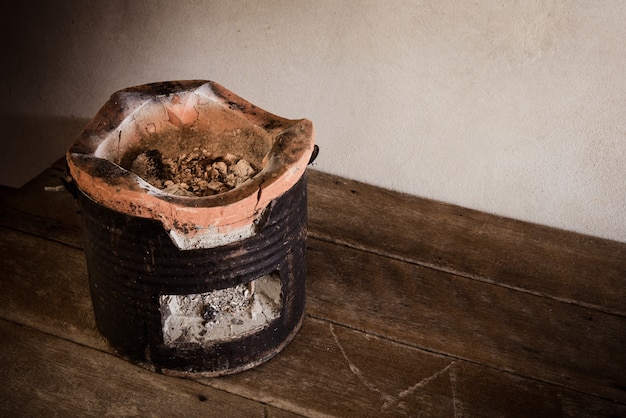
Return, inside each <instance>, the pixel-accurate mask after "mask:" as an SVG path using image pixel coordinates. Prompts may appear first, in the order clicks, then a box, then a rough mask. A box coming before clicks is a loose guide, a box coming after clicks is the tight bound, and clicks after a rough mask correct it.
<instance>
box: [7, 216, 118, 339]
mask: <svg viewBox="0 0 626 418" xmlns="http://www.w3.org/2000/svg"><path fill="white" fill-rule="evenodd" d="M0 235H1V238H0V253H1V254H3V257H2V258H1V259H0V277H2V286H3V289H4V291H6V292H7V294H6V297H5V298H3V301H2V303H0V317H2V318H4V319H8V320H11V321H14V322H16V323H20V324H25V325H28V326H31V327H33V328H36V329H39V330H42V331H45V332H48V333H53V334H55V333H56V330H58V329H63V330H64V333H63V336H64V337H65V338H69V339H71V340H73V341H76V342H79V343H81V344H86V345H90V346H92V347H96V348H98V349H101V350H106V349H108V345H107V344H106V342H105V341H104V339H103V338H102V337H101V335H100V333H99V332H98V330H97V329H96V327H95V319H94V314H93V309H92V305H91V298H90V295H89V284H88V279H87V266H86V264H85V254H84V253H83V252H82V251H80V250H77V249H75V248H73V247H69V246H66V245H62V244H58V243H55V242H52V241H48V240H44V239H41V238H37V237H35V236H32V235H27V234H24V233H21V232H17V231H13V230H10V229H5V228H0Z"/></svg>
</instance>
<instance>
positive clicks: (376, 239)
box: [308, 170, 626, 316]
mask: <svg viewBox="0 0 626 418" xmlns="http://www.w3.org/2000/svg"><path fill="white" fill-rule="evenodd" d="M309 186H310V187H309V195H308V198H309V230H310V232H311V235H312V236H314V237H318V238H321V239H326V240H329V241H333V242H339V243H344V244H345V245H348V246H352V247H356V248H363V249H366V250H367V251H371V252H374V253H378V254H383V255H387V256H389V257H392V258H397V259H401V260H406V261H409V262H412V263H416V264H420V265H424V266H431V267H434V268H437V269H441V270H445V271H450V272H454V273H456V274H458V275H462V276H465V277H469V278H473V279H477V280H481V281H485V282H489V283H494V284H499V285H502V286H507V287H511V288H514V289H520V290H524V291H527V292H530V293H533V294H539V295H545V296H548V297H551V298H555V299H557V300H561V301H566V302H570V303H576V304H580V305H583V306H588V307H593V308H595V309H598V310H602V311H605V312H612V313H616V314H618V315H622V316H626V243H619V242H615V241H609V240H603V239H599V238H593V237H590V236H586V235H581V234H576V233H572V232H567V231H562V230H558V229H553V228H548V227H544V226H540V225H535V224H530V223H526V222H520V221H515V220H512V219H506V218H502V217H498V216H494V215H489V214H486V213H481V212H477V211H473V210H470V209H466V208H461V207H458V206H454V205H449V204H445V203H440V202H435V201H431V200H427V199H422V198H419V197H415V196H409V195H406V194H401V193H396V192H391V191H388V190H384V189H380V188H377V187H373V186H370V185H367V184H363V183H359V182H356V181H351V180H346V179H342V178H340V177H336V176H332V175H329V174H325V173H321V172H318V171H314V170H309Z"/></svg>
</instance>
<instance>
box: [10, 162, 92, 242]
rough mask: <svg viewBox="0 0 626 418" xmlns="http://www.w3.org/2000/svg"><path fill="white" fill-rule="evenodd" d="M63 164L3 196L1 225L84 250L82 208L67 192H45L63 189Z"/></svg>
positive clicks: (58, 163) (59, 163)
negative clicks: (48, 188)
mask: <svg viewBox="0 0 626 418" xmlns="http://www.w3.org/2000/svg"><path fill="white" fill-rule="evenodd" d="M64 177H65V171H64V166H63V164H62V162H60V161H59V162H57V163H56V164H54V165H53V166H51V167H50V168H48V169H46V170H45V171H44V172H43V173H42V174H41V175H39V176H37V177H36V178H34V179H33V180H31V181H30V182H28V183H27V184H25V185H24V186H23V187H22V188H20V189H19V190H16V189H9V188H4V189H3V190H2V192H1V193H0V225H3V226H6V227H9V228H12V229H16V230H20V231H25V232H30V233H32V234H35V235H38V236H40V237H44V238H47V239H51V240H55V241H58V242H62V243H66V244H68V245H72V246H75V247H79V248H82V245H83V232H82V222H81V219H80V216H79V215H78V205H77V203H76V201H75V199H74V198H73V197H72V195H71V194H70V193H69V192H67V191H45V188H47V187H51V188H58V187H59V186H62V184H63V183H62V182H61V179H62V178H64Z"/></svg>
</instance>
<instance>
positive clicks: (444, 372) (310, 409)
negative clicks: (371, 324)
mask: <svg viewBox="0 0 626 418" xmlns="http://www.w3.org/2000/svg"><path fill="white" fill-rule="evenodd" d="M199 381H203V382H206V384H208V385H211V386H213V387H216V388H221V389H223V390H225V391H228V392H231V393H237V394H240V395H242V396H245V397H249V398H253V399H259V400H261V401H263V402H267V403H269V404H272V405H275V406H279V407H281V408H284V409H292V408H293V410H296V411H297V412H298V413H300V414H302V415H306V416H341V417H365V416H371V417H378V416H414V417H418V416H431V417H463V416H469V417H474V416H507V417H530V416H546V417H548V416H550V417H559V416H572V417H574V416H575V417H601V416H620V415H622V414H623V413H624V412H625V411H626V406H625V405H623V404H617V403H613V402H610V401H607V400H604V399H600V398H597V397H593V396H589V395H585V394H581V393H579V392H576V391H571V390H568V389H565V388H562V387H557V386H554V385H548V384H545V383H541V382H537V381H534V380H530V379H525V378H522V377H519V376H514V375H511V374H508V373H503V372H500V371H497V370H494V369H491V368H488V367H483V366H480V365H477V364H473V363H471V362H466V361H462V360H457V359H451V358H449V357H447V356H441V355H436V354H433V353H429V352H426V351H422V350H417V349H415V348H412V347H409V346H406V345H403V344H398V343H394V342H391V341H389V340H387V339H383V338H379V337H375V336H373V335H371V334H366V333H363V332H359V331H356V330H351V329H348V328H345V327H342V326H339V325H334V324H331V323H328V322H326V321H320V320H316V319H313V318H309V319H308V320H307V321H306V323H305V326H304V327H303V329H302V331H301V333H300V334H299V335H298V337H296V339H295V340H294V341H293V342H292V343H291V344H290V345H289V346H288V347H287V348H286V349H285V350H284V351H283V352H282V353H281V354H280V355H279V356H277V357H275V358H274V359H273V360H271V361H270V362H269V363H267V364H265V365H262V366H260V367H258V368H256V369H254V370H251V371H249V372H246V373H242V374H239V375H234V376H229V377H226V378H220V379H210V380H209V379H200V380H199ZM264 382H272V384H271V385H267V384H264ZM277 390H278V391H281V392H284V394H285V397H278V396H277Z"/></svg>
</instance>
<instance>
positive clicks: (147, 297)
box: [77, 174, 307, 376]
mask: <svg viewBox="0 0 626 418" xmlns="http://www.w3.org/2000/svg"><path fill="white" fill-rule="evenodd" d="M77 200H78V203H79V206H80V209H81V214H82V219H83V220H84V226H85V227H84V231H85V253H86V258H87V267H88V271H89V285H90V290H91V297H92V301H93V308H94V312H95V317H96V324H97V326H98V328H99V329H100V331H101V332H102V334H103V335H104V336H105V337H106V338H107V339H108V341H109V342H110V344H111V345H112V346H113V347H114V348H115V349H116V350H118V351H119V353H120V354H122V355H123V356H125V357H127V358H128V359H130V360H131V361H134V362H136V363H139V364H142V365H144V366H147V367H150V368H153V369H156V370H157V371H163V372H167V373H171V374H182V375H185V374H187V373H202V374H204V375H207V376H219V375H223V374H231V373H235V372H238V371H241V370H246V369H249V368H251V367H254V366H256V365H258V364H260V363H262V362H264V361H266V360H268V359H270V358H271V357H273V356H274V355H276V354H277V353H278V352H279V351H280V350H281V349H282V348H284V346H286V345H287V344H288V343H289V342H290V341H291V339H293V337H294V336H295V335H296V333H297V331H298V330H299V328H300V325H301V323H302V318H303V315H304V301H305V273H306V259H305V250H306V248H305V246H306V234H307V229H306V210H307V207H306V203H307V201H306V174H304V175H303V176H302V178H301V179H300V180H299V181H298V182H297V183H296V184H295V185H294V186H293V187H292V188H291V189H290V190H288V191H287V192H285V193H284V194H283V195H281V196H279V197H278V198H276V199H275V200H273V201H272V202H271V203H270V204H269V206H268V208H267V209H266V213H265V214H264V223H263V225H259V226H258V229H259V230H258V232H257V233H256V235H254V236H252V237H250V238H247V239H244V240H242V241H239V242H236V243H232V244H228V245H224V246H221V247H216V248H210V249H194V250H180V249H178V248H177V247H176V246H175V245H174V243H173V242H172V241H171V239H170V237H169V236H168V235H167V232H166V231H165V230H164V228H163V225H162V224H161V223H160V222H159V221H156V220H152V219H146V218H139V217H134V216H129V215H126V214H123V213H120V212H117V211H113V210H111V209H109V208H107V207H105V206H103V205H101V204H99V203H97V202H95V201H93V200H92V199H91V198H89V197H88V196H86V195H85V194H84V193H82V192H81V191H80V190H78V193H77ZM270 273H278V274H279V276H280V281H281V288H282V296H281V299H282V300H281V312H280V315H279V316H278V318H276V319H275V320H273V321H272V322H270V323H269V326H266V327H265V328H264V329H262V330H260V331H257V332H254V333H252V334H251V335H245V336H242V337H241V338H236V339H233V340H230V341H228V340H227V341H217V342H213V343H211V344H205V345H201V344H198V343H194V344H191V343H190V344H187V345H185V346H184V347H181V346H175V347H173V346H171V345H167V344H164V342H163V331H162V319H161V312H160V302H159V298H160V296H161V295H188V294H197V293H204V292H211V291H214V290H217V289H224V288H229V287H233V286H236V285H238V284H243V283H247V282H250V281H252V280H254V279H257V278H259V277H261V276H264V275H266V274H270Z"/></svg>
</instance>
